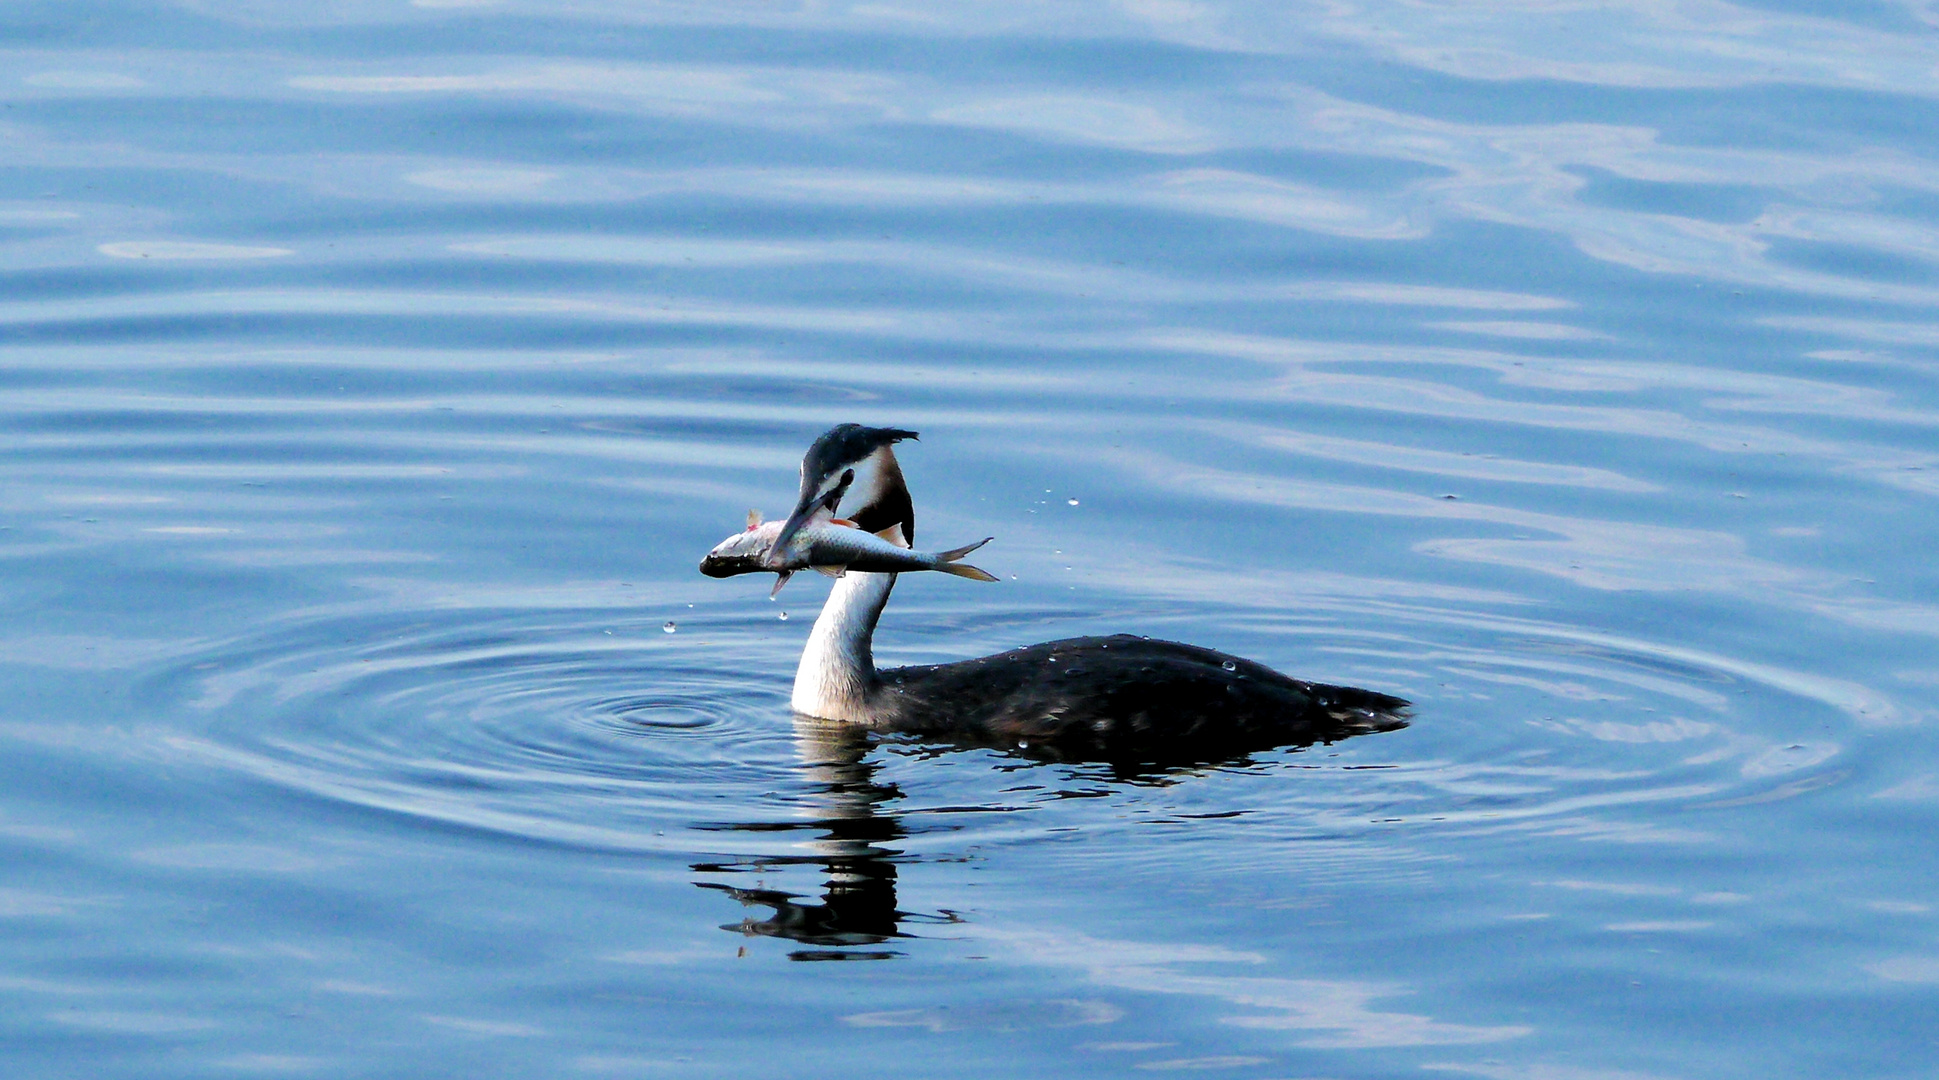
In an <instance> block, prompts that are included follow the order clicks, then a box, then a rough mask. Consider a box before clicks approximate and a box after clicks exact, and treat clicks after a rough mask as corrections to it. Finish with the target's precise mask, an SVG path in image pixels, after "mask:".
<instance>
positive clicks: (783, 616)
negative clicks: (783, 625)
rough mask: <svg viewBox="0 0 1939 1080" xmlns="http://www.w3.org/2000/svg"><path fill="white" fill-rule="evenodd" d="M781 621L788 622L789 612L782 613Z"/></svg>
mask: <svg viewBox="0 0 1939 1080" xmlns="http://www.w3.org/2000/svg"><path fill="white" fill-rule="evenodd" d="M781 621H782V622H787V621H788V613H787V612H785V611H784V612H782V613H781Z"/></svg>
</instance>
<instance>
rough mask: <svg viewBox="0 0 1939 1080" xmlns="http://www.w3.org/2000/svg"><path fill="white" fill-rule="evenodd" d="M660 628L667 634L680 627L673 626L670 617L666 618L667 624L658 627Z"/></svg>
mask: <svg viewBox="0 0 1939 1080" xmlns="http://www.w3.org/2000/svg"><path fill="white" fill-rule="evenodd" d="M660 629H662V630H665V631H666V632H667V633H669V634H671V633H673V632H674V631H675V630H678V629H680V628H679V627H678V626H675V625H674V624H673V620H672V619H668V620H667V624H666V625H665V626H662V627H660Z"/></svg>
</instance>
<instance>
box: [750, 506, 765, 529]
mask: <svg viewBox="0 0 1939 1080" xmlns="http://www.w3.org/2000/svg"><path fill="white" fill-rule="evenodd" d="M761 521H762V517H761V512H760V511H759V510H749V511H748V512H747V531H749V532H753V531H754V530H755V529H758V528H760V527H761Z"/></svg>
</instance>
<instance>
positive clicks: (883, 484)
mask: <svg viewBox="0 0 1939 1080" xmlns="http://www.w3.org/2000/svg"><path fill="white" fill-rule="evenodd" d="M913 438H916V433H915V432H913V431H904V430H902V429H901V428H874V427H863V426H862V425H861V424H837V425H835V426H834V427H832V428H829V429H828V430H827V431H825V432H823V433H822V435H821V438H819V439H816V440H815V442H814V445H813V446H810V447H809V448H808V452H807V454H805V455H803V456H802V459H801V493H800V495H799V497H797V498H796V499H795V504H794V510H792V511H791V512H790V513H789V514H788V517H787V520H785V521H783V522H782V523H781V528H780V532H779V534H777V535H776V536H775V538H774V543H773V545H772V546H771V548H770V550H771V551H773V552H775V553H777V558H776V559H775V560H773V561H775V562H776V563H777V566H775V567H769V569H775V568H778V564H779V562H780V561H782V560H781V558H780V557H779V553H780V552H783V551H785V550H786V548H787V545H788V543H789V541H791V540H793V539H794V534H795V533H796V532H797V531H799V530H800V529H801V527H802V525H804V524H806V523H807V522H808V521H809V520H810V519H811V518H812V517H813V516H814V515H815V514H816V513H817V512H821V511H822V510H823V509H824V508H825V510H826V512H828V513H831V514H832V513H833V512H834V511H835V509H836V507H835V505H834V504H833V503H831V502H830V501H829V500H830V499H831V497H832V499H833V500H835V501H836V502H839V501H840V500H841V499H842V498H843V492H842V489H843V488H844V487H847V486H849V485H852V487H848V491H847V495H848V496H849V497H850V498H851V500H852V502H851V505H852V506H853V507H854V509H853V510H851V511H850V512H848V513H847V514H846V515H845V516H846V517H847V518H848V519H849V520H851V521H853V522H855V524H856V525H857V526H858V527H860V528H862V529H865V530H867V531H869V532H877V531H880V530H882V529H886V528H888V527H889V526H891V525H896V524H900V525H901V526H902V532H903V535H904V536H905V537H906V538H908V539H910V540H911V541H913V540H914V538H915V532H916V520H915V518H916V514H915V507H914V505H913V504H912V503H911V502H910V500H909V488H908V486H907V485H906V484H905V483H904V482H903V479H902V468H901V466H899V465H897V464H896V460H895V451H894V450H893V449H891V448H892V447H893V446H894V445H895V444H896V443H899V442H901V441H902V440H904V439H913Z"/></svg>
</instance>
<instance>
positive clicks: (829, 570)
mask: <svg viewBox="0 0 1939 1080" xmlns="http://www.w3.org/2000/svg"><path fill="white" fill-rule="evenodd" d="M815 573H817V574H827V575H828V576H829V577H836V578H838V577H841V576H842V575H843V574H846V573H848V567H846V566H817V567H815Z"/></svg>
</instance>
